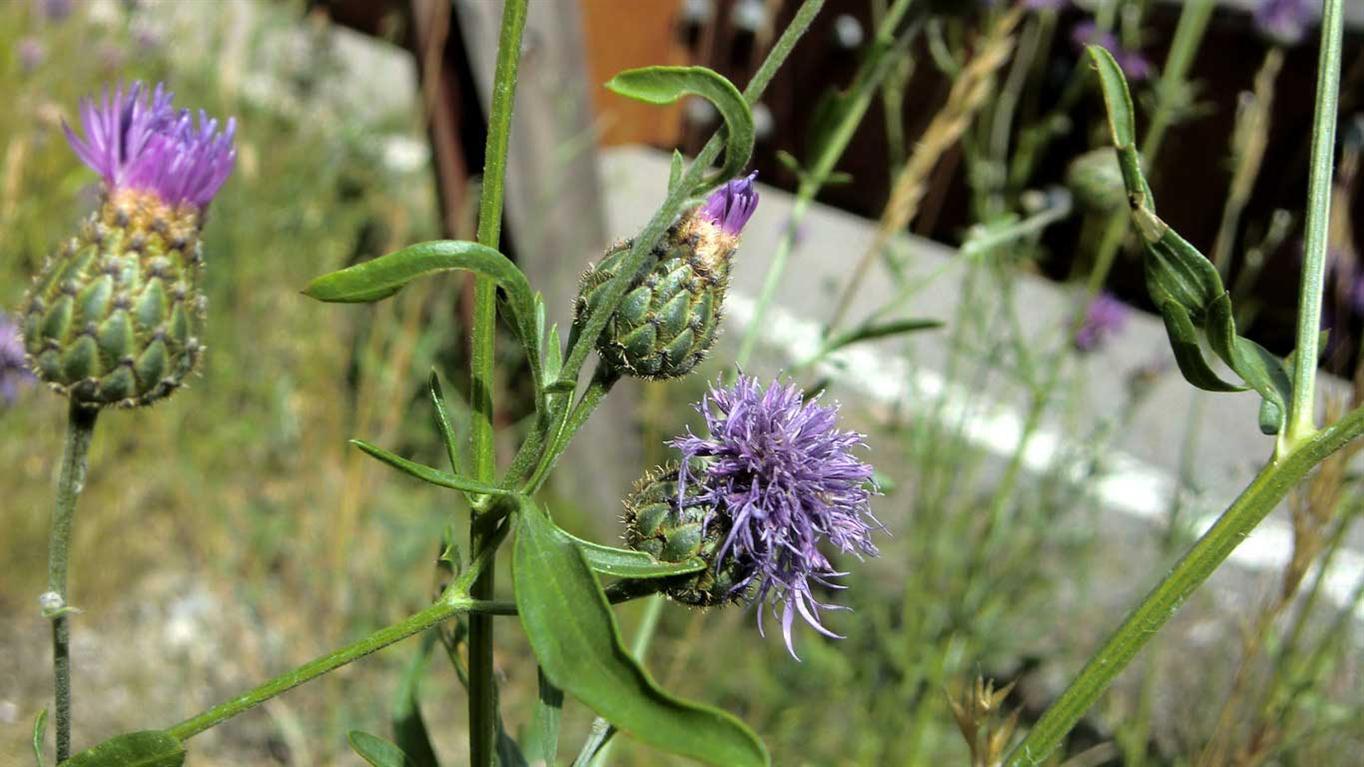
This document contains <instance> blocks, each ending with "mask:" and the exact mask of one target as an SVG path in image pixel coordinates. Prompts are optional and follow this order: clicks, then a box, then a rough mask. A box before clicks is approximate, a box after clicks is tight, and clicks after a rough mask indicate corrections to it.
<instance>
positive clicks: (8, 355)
mask: <svg viewBox="0 0 1364 767" xmlns="http://www.w3.org/2000/svg"><path fill="white" fill-rule="evenodd" d="M32 381H33V374H32V373H31V372H29V369H28V362H27V360H26V359H25V356H24V342H23V339H21V338H20V337H19V327H18V326H17V325H15V324H14V323H13V322H11V321H10V318H9V317H8V316H7V315H6V314H5V313H4V312H0V401H3V402H4V403H5V404H6V405H8V404H12V403H13V402H14V400H15V398H16V397H18V396H19V390H20V388H22V387H24V386H27V385H28V384H29V383H31V382H32Z"/></svg>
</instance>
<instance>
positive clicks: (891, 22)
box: [734, 0, 912, 369]
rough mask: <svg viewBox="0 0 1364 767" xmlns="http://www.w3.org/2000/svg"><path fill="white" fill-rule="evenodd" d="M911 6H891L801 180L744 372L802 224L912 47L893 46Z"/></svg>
mask: <svg viewBox="0 0 1364 767" xmlns="http://www.w3.org/2000/svg"><path fill="white" fill-rule="evenodd" d="M911 2H912V0H897V2H896V3H895V5H893V6H891V8H890V10H889V11H887V12H886V16H885V18H884V19H883V20H882V22H881V26H880V28H879V29H877V31H876V36H877V40H878V46H879V47H878V48H877V49H876V51H875V52H874V53H873V54H872V55H870V56H868V57H867V58H866V60H865V61H863V63H862V66H861V68H860V69H859V70H858V72H857V75H856V76H855V77H854V79H853V85H852V87H851V88H850V89H849V92H848V94H847V95H846V96H844V97H843V98H844V99H846V100H847V106H846V107H844V111H843V115H842V119H841V120H840V121H839V123H838V125H836V126H835V127H834V129H833V131H832V132H831V133H830V134H829V138H828V139H827V140H826V141H825V142H824V144H823V146H821V147H820V148H819V154H818V156H817V157H816V158H815V161H814V164H813V165H811V166H810V169H809V170H808V171H807V172H806V173H805V174H804V175H803V176H802V178H801V182H800V188H799V189H798V190H797V191H796V200H795V202H794V203H793V204H792V207H791V214H790V216H789V217H788V219H787V223H786V229H785V230H784V231H783V232H782V237H781V240H780V241H778V243H777V248H776V251H775V252H774V253H773V254H772V258H771V260H770V261H768V264H767V274H766V275H765V276H764V277H763V286H762V290H761V292H759V294H758V299H757V301H756V302H755V303H754V305H753V316H752V317H751V318H750V319H749V321H748V325H747V326H746V327H745V328H744V337H743V340H742V341H741V342H740V344H739V353H738V354H737V355H736V356H735V358H734V367H735V368H736V369H743V368H744V367H745V366H747V365H748V360H749V357H751V356H752V354H753V348H754V346H755V345H756V344H757V342H758V330H759V329H760V328H761V327H762V326H763V320H764V318H765V316H766V314H767V310H768V307H769V306H770V305H771V304H772V300H773V298H774V297H775V296H776V293H777V286H778V285H779V284H781V278H782V275H783V274H784V273H785V271H786V262H787V260H789V259H790V257H791V250H792V248H793V247H794V246H795V241H796V233H797V231H798V229H799V227H800V222H801V220H802V219H804V218H805V213H806V211H807V210H808V209H809V207H810V203H811V202H812V201H813V200H814V198H815V195H817V194H819V190H820V189H821V188H822V187H823V186H824V184H825V182H826V181H827V180H828V178H829V174H830V173H832V172H833V170H834V166H835V165H837V164H838V160H839V158H840V157H842V156H843V151H844V150H845V149H847V147H848V143H849V142H850V141H852V137H853V134H854V133H856V132H857V128H858V126H859V125H861V124H862V117H863V116H864V115H865V114H866V113H867V108H868V107H870V106H871V102H872V99H873V98H874V97H875V96H876V91H877V88H878V87H879V86H880V84H881V82H882V81H883V80H884V79H885V77H886V74H887V73H888V72H889V71H890V68H891V65H892V64H894V63H895V61H896V60H897V59H898V58H899V55H900V54H902V53H903V52H904V49H905V47H906V46H907V45H908V38H909V35H905V36H904V37H902V38H901V39H900V40H899V41H898V42H893V38H894V33H895V28H896V27H897V26H899V24H900V21H901V20H902V19H903V18H904V16H905V13H906V12H907V11H908V10H909V5H910V3H911Z"/></svg>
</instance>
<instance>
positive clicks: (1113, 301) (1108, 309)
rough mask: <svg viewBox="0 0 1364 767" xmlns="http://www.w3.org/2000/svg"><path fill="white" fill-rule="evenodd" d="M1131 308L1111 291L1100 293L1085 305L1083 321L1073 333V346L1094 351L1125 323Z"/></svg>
mask: <svg viewBox="0 0 1364 767" xmlns="http://www.w3.org/2000/svg"><path fill="white" fill-rule="evenodd" d="M1129 314H1131V309H1129V308H1128V307H1127V304H1124V303H1123V302H1121V301H1119V300H1118V299H1117V298H1115V297H1114V296H1113V295H1112V294H1111V293H1100V294H1099V295H1097V296H1095V297H1094V299H1093V300H1091V301H1090V302H1089V306H1087V307H1085V318H1084V322H1083V323H1081V325H1080V329H1079V330H1078V331H1076V333H1075V348H1076V349H1078V350H1080V351H1082V352H1089V351H1094V350H1095V349H1097V348H1099V346H1100V345H1101V344H1103V342H1104V341H1105V340H1106V339H1107V338H1108V336H1110V335H1112V334H1113V333H1118V332H1120V331H1121V330H1122V329H1123V327H1124V326H1126V325H1127V318H1128V315H1129Z"/></svg>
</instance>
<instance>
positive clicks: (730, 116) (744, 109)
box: [606, 67, 754, 179]
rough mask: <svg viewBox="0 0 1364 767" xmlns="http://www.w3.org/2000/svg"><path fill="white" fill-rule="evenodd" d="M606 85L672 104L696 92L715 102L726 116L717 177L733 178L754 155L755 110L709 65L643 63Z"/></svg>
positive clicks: (642, 98) (638, 97)
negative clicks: (650, 65) (721, 162)
mask: <svg viewBox="0 0 1364 767" xmlns="http://www.w3.org/2000/svg"><path fill="white" fill-rule="evenodd" d="M606 87H607V88H608V89H609V90H611V91H612V92H614V93H618V94H620V95H622V96H625V97H626V98H632V99H635V100H636V101H643V102H645V103H648V104H671V103H673V102H674V101H677V100H678V99H680V98H682V97H683V96H685V95H687V94H695V95H697V96H700V97H702V98H704V99H706V100H707V101H709V102H710V103H712V104H714V105H715V108H716V109H717V110H719V112H720V116H721V117H722V118H724V121H725V128H726V129H727V132H728V135H727V136H726V137H725V164H724V165H723V166H721V168H720V172H719V174H717V176H716V178H717V179H727V178H733V177H734V176H737V175H739V173H740V172H741V171H742V170H743V169H744V167H745V166H746V165H748V160H749V158H750V157H751V156H752V155H753V141H754V133H753V113H752V112H750V111H749V108H748V102H746V101H744V97H743V94H741V93H739V89H738V88H735V87H734V83H731V82H730V81H729V80H727V79H725V78H724V77H723V76H722V75H720V74H718V73H716V72H714V71H712V70H710V69H707V68H705V67H642V68H640V69H627V70H625V71H624V72H621V73H620V74H618V75H616V76H615V77H613V78H611V80H610V81H609V82H607V83H606Z"/></svg>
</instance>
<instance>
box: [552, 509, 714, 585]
mask: <svg viewBox="0 0 1364 767" xmlns="http://www.w3.org/2000/svg"><path fill="white" fill-rule="evenodd" d="M550 524H553V522H551V523H550ZM559 532H560V533H563V534H564V535H565V536H566V537H568V538H569V539H570V540H572V541H573V542H574V543H576V544H578V549H579V550H581V551H582V553H583V559H585V560H587V566H588V567H590V568H592V569H593V570H595V571H597V572H599V573H601V574H602V575H610V576H614V577H616V578H634V579H636V580H643V579H645V578H668V577H671V576H674V575H686V574H687V573H698V572H701V571H702V570H704V569H706V561H705V560H704V559H701V558H700V557H693V558H692V559H688V560H686V561H685V562H663V561H660V560H657V559H654V558H653V557H652V556H650V555H648V554H646V553H644V552H642V551H635V550H633V549H618V548H616V547H614V546H606V545H603V544H600V543H593V542H592V541H585V540H583V539H582V538H579V537H577V536H576V535H573V534H572V533H569V532H567V531H566V530H564V529H562V528H560V529H559Z"/></svg>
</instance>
